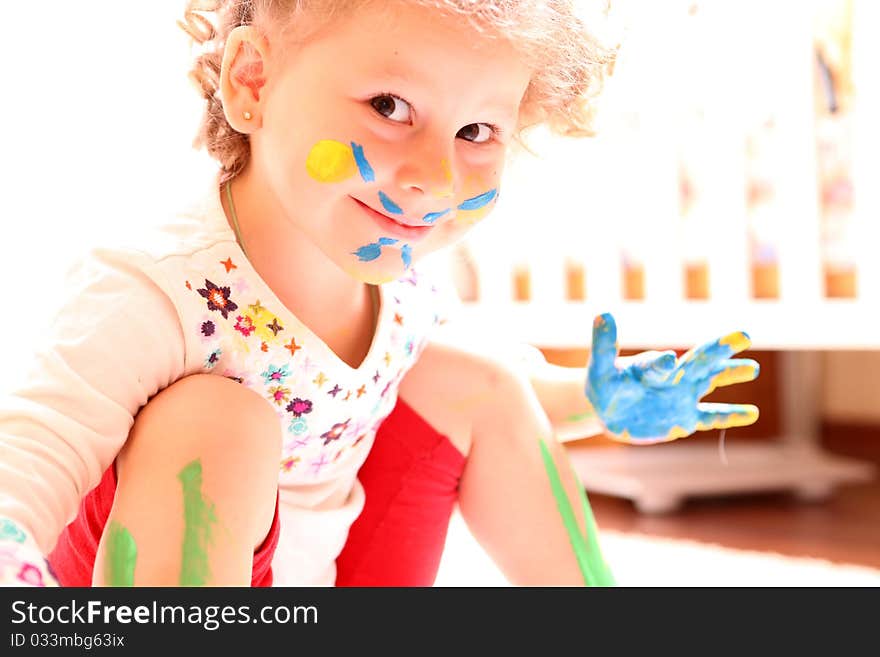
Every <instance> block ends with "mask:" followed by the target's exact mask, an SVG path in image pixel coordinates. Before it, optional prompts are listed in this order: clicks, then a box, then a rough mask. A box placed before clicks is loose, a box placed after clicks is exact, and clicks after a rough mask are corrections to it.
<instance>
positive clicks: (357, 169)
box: [305, 139, 375, 183]
mask: <svg viewBox="0 0 880 657" xmlns="http://www.w3.org/2000/svg"><path fill="white" fill-rule="evenodd" d="M305 168H306V172H307V173H308V174H309V176H310V177H311V178H312V179H313V180H316V181H318V182H320V183H340V182H344V181H346V180H349V179H351V178H354V177H360V178H361V179H362V180H364V181H365V182H373V181H374V180H375V172H374V170H373V166H372V164H370V160H369V158H368V157H367V154H366V152H365V149H364V146H363V144H359V143H358V142H356V141H351V142H348V143H344V142H341V141H336V140H333V139H323V140H321V141H319V142H318V143H316V144H315V145H314V146H312V147H311V149H310V150H309V152H308V155H307V156H306V162H305Z"/></svg>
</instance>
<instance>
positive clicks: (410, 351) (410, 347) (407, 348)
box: [403, 338, 413, 356]
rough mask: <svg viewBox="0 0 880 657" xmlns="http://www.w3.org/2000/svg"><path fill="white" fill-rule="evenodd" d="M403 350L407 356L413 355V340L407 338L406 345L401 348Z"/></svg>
mask: <svg viewBox="0 0 880 657" xmlns="http://www.w3.org/2000/svg"><path fill="white" fill-rule="evenodd" d="M403 350H404V351H406V355H407V356H412V355H413V339H412V338H408V339H407V341H406V344H405V345H404V346H403Z"/></svg>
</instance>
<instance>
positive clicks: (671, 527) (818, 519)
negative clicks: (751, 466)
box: [590, 479, 880, 569]
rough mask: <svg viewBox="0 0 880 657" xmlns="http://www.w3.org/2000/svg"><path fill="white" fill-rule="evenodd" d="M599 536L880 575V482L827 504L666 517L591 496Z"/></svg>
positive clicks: (784, 500) (698, 510)
mask: <svg viewBox="0 0 880 657" xmlns="http://www.w3.org/2000/svg"><path fill="white" fill-rule="evenodd" d="M590 502H591V504H592V507H593V512H594V514H595V516H596V522H597V523H598V525H599V528H600V530H601V529H614V530H619V531H626V532H639V533H643V534H650V535H653V536H662V537H666V538H678V539H690V540H696V541H702V542H711V543H718V544H721V545H725V546H727V547H731V548H738V549H744V550H760V551H769V552H778V553H781V554H786V555H790V556H802V557H814V558H819V559H826V560H829V561H833V562H837V563H849V564H859V565H864V566H870V567H873V568H878V569H880V480H877V479H875V480H874V481H873V482H871V483H869V484H858V485H855V484H854V485H849V486H841V487H839V488H838V489H836V491H835V493H834V495H833V496H832V497H831V498H830V499H828V500H826V501H823V502H817V503H806V502H800V501H798V500H795V499H794V498H793V497H790V496H788V495H785V494H778V495H760V496H757V495H756V496H746V497H734V498H728V499H717V500H714V499H712V500H710V499H695V500H692V501H688V502H687V503H686V504H685V505H684V506H683V507H682V508H681V509H680V510H679V511H677V512H675V513H673V514H669V515H660V516H653V515H644V514H642V513H639V512H638V511H636V510H635V509H634V507H633V505H632V503H630V502H629V501H627V500H622V499H618V498H611V497H606V496H604V495H598V494H591V495H590Z"/></svg>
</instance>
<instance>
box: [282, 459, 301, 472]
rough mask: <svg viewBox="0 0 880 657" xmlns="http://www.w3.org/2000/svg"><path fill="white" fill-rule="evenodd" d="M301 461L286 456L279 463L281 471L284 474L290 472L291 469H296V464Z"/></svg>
mask: <svg viewBox="0 0 880 657" xmlns="http://www.w3.org/2000/svg"><path fill="white" fill-rule="evenodd" d="M300 461H301V459H300V457H298V456H288V457H287V458H285V459H283V460H282V461H281V469H282V470H284V471H285V472H290V471H291V470H293V468H295V467H296V464H297V463H299V462H300Z"/></svg>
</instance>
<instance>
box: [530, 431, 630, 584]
mask: <svg viewBox="0 0 880 657" xmlns="http://www.w3.org/2000/svg"><path fill="white" fill-rule="evenodd" d="M539 442H540V444H541V456H542V457H543V458H544V468H545V469H546V470H547V476H548V477H549V478H550V487H551V488H552V489H553V496H554V497H555V498H556V506H557V508H558V509H559V514H560V515H561V516H562V522H563V524H564V525H565V529H566V531H567V532H568V538H569V540H570V541H571V547H572V549H573V550H574V554H575V557H576V558H577V562H578V566H579V567H580V570H581V575H583V578H584V584H586V585H587V586H614V584H615V582H614V576H613V575H612V574H611V570H610V569H609V568H608V565H607V564H606V563H605V560H604V559H603V558H602V552H601V551H600V549H599V542H598V541H597V540H596V536H597V534H598V528H597V527H596V520H595V518H593V512H592V510H591V509H590V503H589V502H588V501H587V496H586V493H584V489H583V486H581V485H578V493H579V494H580V498H581V508H582V511H583V513H584V527H585V529H586V533H587V536H586V538H584V536H583V535H582V534H581V530H580V527H578V524H577V520H576V519H575V515H574V510H573V509H572V508H571V504H570V503H569V501H568V495H566V494H565V488H564V487H563V485H562V479H561V478H560V477H559V471H558V470H557V469H556V464H555V463H554V462H553V456H551V454H550V450H549V449H548V447H547V444H546V443H545V442H544V439H543V438H540V439H539ZM575 479H577V476H575Z"/></svg>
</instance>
